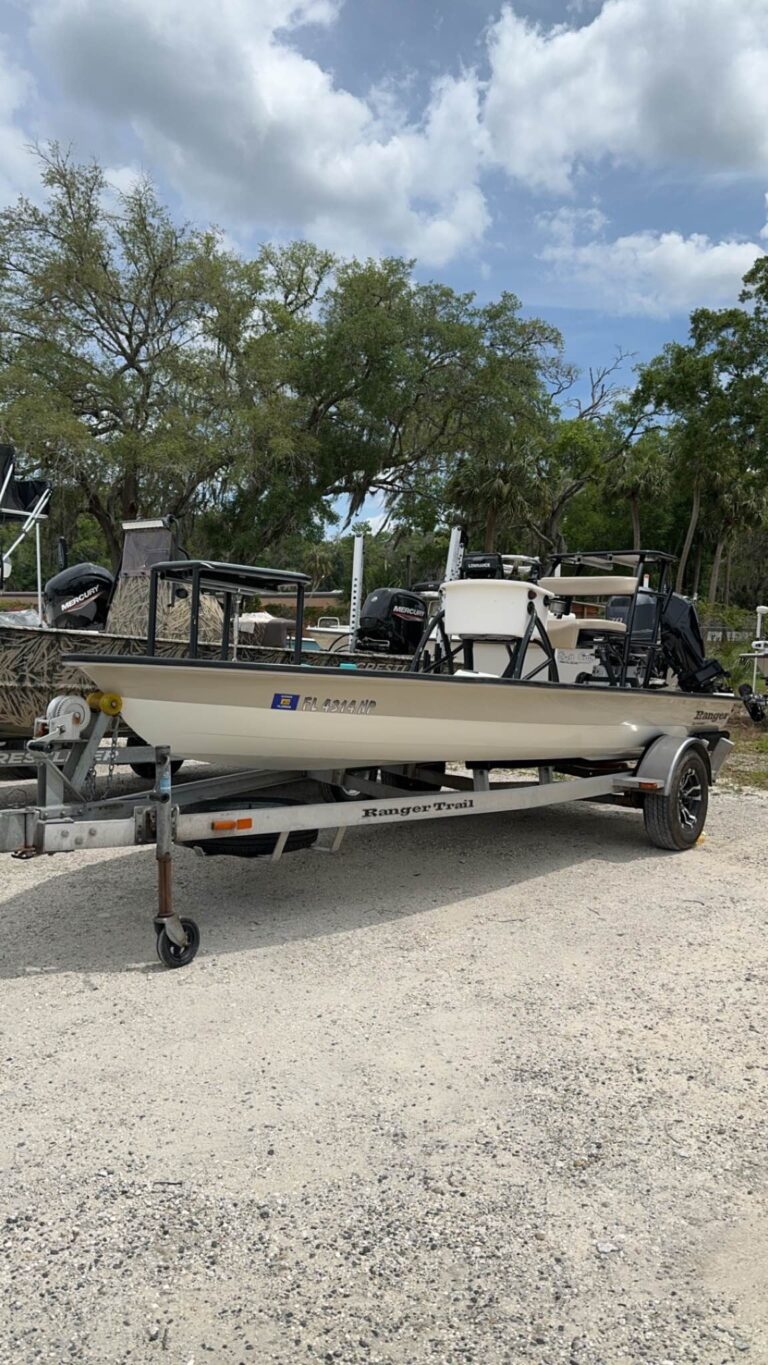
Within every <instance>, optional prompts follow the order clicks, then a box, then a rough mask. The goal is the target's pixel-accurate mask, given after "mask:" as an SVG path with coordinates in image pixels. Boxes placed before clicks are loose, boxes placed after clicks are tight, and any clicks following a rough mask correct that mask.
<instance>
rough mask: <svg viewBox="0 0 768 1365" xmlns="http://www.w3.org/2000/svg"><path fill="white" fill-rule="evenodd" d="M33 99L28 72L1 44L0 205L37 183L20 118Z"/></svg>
mask: <svg viewBox="0 0 768 1365" xmlns="http://www.w3.org/2000/svg"><path fill="white" fill-rule="evenodd" d="M33 96H34V83H33V81H32V80H31V78H30V76H29V73H28V72H27V71H25V70H24V69H23V68H22V67H21V66H19V65H18V63H17V62H15V61H13V59H12V58H11V57H10V56H9V54H8V52H7V50H6V47H5V45H4V44H3V43H2V42H0V205H3V204H7V203H9V202H10V201H11V200H12V199H15V197H16V195H17V194H18V193H19V191H26V190H29V189H30V187H31V186H32V184H34V182H35V180H36V178H37V177H36V176H35V173H34V168H33V167H32V166H31V165H30V156H29V150H28V143H29V137H28V136H27V135H26V133H25V132H24V131H23V129H22V127H21V126H20V124H19V116H20V114H21V113H22V111H24V109H25V107H26V105H27V104H28V102H29V101H30V100H31V99H32V98H33Z"/></svg>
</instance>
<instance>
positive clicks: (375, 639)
mask: <svg viewBox="0 0 768 1365" xmlns="http://www.w3.org/2000/svg"><path fill="white" fill-rule="evenodd" d="M426 622H427V607H426V603H425V602H423V601H422V599H421V598H420V597H417V595H416V593H415V592H406V591H405V590H404V589H402V588H377V589H376V590H375V592H371V593H369V594H368V596H367V597H366V599H365V601H364V603H363V610H362V612H361V613H360V628H359V630H358V634H357V642H358V647H359V648H360V649H363V650H366V649H367V650H372V651H375V652H377V653H381V654H412V653H413V651H414V650H415V649H416V646H417V645H418V643H419V640H420V639H421V636H422V633H423V631H424V626H425V625H426Z"/></svg>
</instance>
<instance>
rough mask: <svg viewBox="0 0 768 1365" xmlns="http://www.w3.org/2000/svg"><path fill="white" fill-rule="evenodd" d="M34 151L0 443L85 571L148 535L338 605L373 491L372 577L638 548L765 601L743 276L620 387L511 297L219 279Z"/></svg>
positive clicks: (334, 271) (756, 404)
mask: <svg viewBox="0 0 768 1365" xmlns="http://www.w3.org/2000/svg"><path fill="white" fill-rule="evenodd" d="M39 155H40V164H41V172H42V189H43V193H42V196H41V199H40V201H39V202H37V201H35V202H33V201H31V200H28V199H24V198H22V199H20V200H19V201H18V202H17V203H16V204H15V205H13V206H11V207H9V208H7V209H5V210H4V211H3V212H2V214H0V423H1V424H2V435H3V439H5V440H10V441H12V442H13V443H14V444H15V445H16V446H17V448H18V449H19V452H20V457H21V459H22V461H23V463H24V464H25V465H26V466H27V469H28V472H30V473H32V472H41V473H44V474H45V475H46V476H47V477H49V478H50V479H51V480H52V482H53V483H54V485H55V490H56V491H55V499H54V508H55V509H58V511H56V512H55V513H54V520H55V521H56V525H57V529H58V527H61V526H62V525H63V526H64V528H65V529H67V530H68V531H69V532H70V534H71V535H72V536H73V539H74V541H75V543H76V544H77V545H80V546H81V547H82V548H83V549H84V550H85V549H86V548H87V551H88V553H89V554H96V553H97V548H98V545H99V541H101V543H102V544H103V547H104V551H105V552H106V553H107V554H108V555H110V556H111V558H112V560H113V562H116V561H117V559H118V557H119V553H120V546H121V540H122V537H121V522H122V521H123V520H127V519H130V518H133V517H136V516H147V515H159V514H172V515H174V516H176V517H177V518H180V519H181V521H182V524H183V533H184V539H185V541H186V543H187V545H188V547H189V548H190V549H193V550H195V551H197V552H199V553H204V554H215V555H217V556H218V557H221V558H233V559H240V560H247V559H251V560H263V559H264V558H265V557H272V558H277V557H280V558H283V559H285V558H286V557H290V558H291V560H292V562H294V563H298V564H301V565H303V566H304V567H308V569H309V571H310V572H311V573H312V576H313V578H314V579H315V580H317V582H318V583H320V582H324V583H326V584H328V583H331V582H332V583H333V584H334V585H336V586H346V581H345V580H344V578H343V574H344V572H345V571H346V570H345V565H346V560H347V558H348V548H347V547H348V542H347V541H346V540H345V539H344V537H343V534H342V538H341V539H339V534H340V533H343V531H344V522H345V520H346V523H347V525H348V524H349V521H351V520H352V519H353V518H354V517H356V516H358V515H359V513H360V511H361V509H362V508H363V506H364V504H365V503H366V500H367V499H368V498H370V497H371V495H374V496H376V497H377V498H378V501H379V506H380V507H381V511H382V521H383V522H384V523H385V527H384V529H383V530H382V531H381V532H380V535H379V538H378V542H379V548H378V549H377V550H376V551H375V552H372V558H373V560H374V561H375V562H376V563H377V564H378V563H379V562H380V563H381V567H382V571H383V570H384V568H386V569H387V570H388V571H390V572H392V573H395V572H398V573H400V574H401V575H402V573H403V571H404V562H405V561H404V558H403V556H410V560H409V563H410V564H411V566H412V568H413V567H414V566H416V567H415V569H414V571H415V572H416V573H417V575H418V573H419V572H421V573H428V572H430V571H435V572H436V571H439V568H440V563H441V558H440V556H441V555H442V554H443V553H444V548H445V541H446V538H447V533H448V528H449V527H450V526H451V525H454V524H457V523H459V524H461V525H462V526H463V527H464V529H465V530H466V532H467V535H468V537H469V539H470V541H471V542H472V543H473V544H474V545H477V546H480V545H482V546H484V547H485V548H486V549H492V548H501V549H516V550H522V551H527V552H538V553H543V554H546V553H548V552H550V551H552V550H557V549H563V548H565V547H566V546H568V545H570V546H571V548H574V547H578V545H579V543H580V544H583V545H587V546H589V544H592V545H593V546H594V545H595V543H596V542H598V541H600V542H602V543H603V544H610V543H613V544H615V545H618V544H621V543H623V544H624V545H634V546H635V547H637V546H639V545H640V544H641V543H645V544H646V545H647V544H649V542H654V541H655V543H656V546H657V547H658V548H663V549H668V550H670V551H672V552H673V553H678V554H679V556H680V562H679V571H678V586H679V587H680V588H686V590H688V591H694V592H697V591H701V589H702V585H703V582H704V579H703V577H702V576H703V574H704V572H705V570H706V573H707V575H708V577H707V580H706V591H707V593H708V595H709V597H710V598H712V599H714V598H715V597H716V596H717V595H718V592H719V591H720V588H721V583H724V586H725V591H726V596H728V595H729V594H730V592H731V590H732V589H733V590H734V591H735V592H737V593H740V594H742V595H746V594H748V593H754V592H755V591H757V590H759V588H760V585H761V584H762V583H765V586H766V588H768V577H766V574H765V573H763V576H762V578H761V577H760V576H759V575H756V572H755V570H754V566H752V565H751V564H750V563H749V556H750V555H751V554H753V553H754V547H755V545H758V544H760V543H761V542H760V537H761V536H765V535H766V534H768V532H766V529H765V528H766V500H765V491H764V490H765V486H766V472H767V465H768V258H765V257H764V258H762V259H761V260H759V261H757V262H756V264H755V266H754V267H753V268H752V270H751V271H750V272H749V274H748V275H747V276H746V277H745V281H744V291H743V293H742V296H741V299H740V302H739V305H738V306H734V307H732V308H729V309H722V310H708V309H699V310H697V311H696V312H694V313H693V314H692V316H691V323H690V334H689V338H688V340H687V341H686V342H685V343H680V342H675V343H671V344H670V345H668V346H667V347H665V348H664V350H663V352H662V353H661V355H659V356H657V357H656V358H655V359H653V360H652V361H650V362H649V363H648V364H646V365H643V366H641V367H640V368H639V370H638V372H637V377H636V381H635V383H634V385H633V386H632V388H631V391H629V392H627V391H621V390H619V389H618V388H617V386H616V381H617V377H618V374H619V371H620V368H621V366H622V364H623V362H624V361H625V359H626V357H625V356H623V355H622V354H621V353H619V354H618V356H617V358H616V360H615V361H614V362H613V363H610V362H609V363H608V364H603V365H602V366H601V365H596V366H595V368H594V369H593V370H592V371H590V372H589V374H588V375H587V376H581V377H580V376H578V375H577V374H576V372H575V371H574V369H573V367H572V366H570V365H569V364H568V363H567V360H566V358H565V354H564V347H563V341H562V338H561V336H560V334H559V332H558V331H557V330H556V329H555V328H554V327H552V326H551V325H550V324H549V323H547V322H545V321H542V320H541V319H537V318H532V317H529V316H528V315H527V314H526V313H525V312H524V310H523V307H522V304H521V302H520V300H519V299H518V298H516V297H515V296H514V295H513V294H510V293H504V294H502V295H501V296H500V297H499V298H497V299H494V300H491V301H490V302H485V303H481V302H478V300H477V299H476V297H475V296H474V295H473V294H471V293H457V292H456V291H455V290H453V289H451V288H450V287H449V286H448V285H446V284H443V283H440V282H435V281H432V282H427V283H424V282H420V281H419V280H418V279H417V278H416V277H415V274H414V268H413V267H414V263H413V262H411V261H407V260H402V259H399V258H394V257H393V258H386V259H383V260H367V261H358V260H341V259H338V258H336V257H334V256H333V255H332V254H330V253H329V252H326V251H322V250H320V249H318V248H317V247H315V246H313V245H312V244H311V243H308V242H293V243H290V244H288V245H281V246H276V245H273V244H267V245H264V246H263V247H262V248H261V249H260V250H258V251H257V252H256V253H255V254H254V255H253V256H251V257H245V256H243V255H242V254H240V253H238V252H237V251H234V250H232V249H230V247H229V246H228V245H227V243H226V240H225V238H224V237H223V235H222V234H221V233H219V232H217V231H216V230H215V229H212V228H207V229H201V228H198V227H196V226H194V225H192V224H188V223H181V224H180V223H177V222H176V221H175V220H174V218H173V217H172V215H171V214H170V212H169V211H168V210H167V208H166V207H165V206H164V205H163V204H162V203H161V202H160V200H159V198H158V195H157V192H156V190H155V189H154V187H153V186H152V184H151V183H150V182H149V181H147V180H144V181H140V182H138V183H136V184H135V186H134V187H133V188H132V189H130V190H129V191H127V192H126V193H117V192H116V191H115V190H114V189H112V188H111V187H110V185H109V184H108V182H107V178H106V176H105V173H104V172H103V170H102V169H101V168H100V167H99V166H98V165H97V164H88V165H81V164H78V163H77V162H76V161H75V160H74V159H73V158H72V156H71V155H70V154H69V153H67V152H65V151H63V150H62V149H61V148H59V147H57V146H55V145H53V146H50V147H48V148H47V149H45V150H43V151H42V152H40V153H39ZM764 559H765V556H764V555H763V560H764ZM723 570H725V576H724V579H723ZM756 585H757V586H756Z"/></svg>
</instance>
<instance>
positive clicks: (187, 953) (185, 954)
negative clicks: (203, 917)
mask: <svg viewBox="0 0 768 1365" xmlns="http://www.w3.org/2000/svg"><path fill="white" fill-rule="evenodd" d="M181 926H182V928H183V930H184V932H185V933H186V935H187V942H186V945H185V946H184V947H183V948H180V947H179V945H178V944H177V943H174V942H173V939H170V938H169V937H168V935H167V934H166V932H165V929H160V930H159V932H158V935H157V944H156V947H157V956H158V957H159V958H160V961H161V962H162V963H163V965H164V966H165V967H186V966H187V965H188V964H189V963H190V962H191V961H192V959H193V957H194V956H195V954H196V953H197V950H198V948H199V947H200V930H199V929H198V927H197V925H196V924H195V921H194V920H193V919H182V921H181Z"/></svg>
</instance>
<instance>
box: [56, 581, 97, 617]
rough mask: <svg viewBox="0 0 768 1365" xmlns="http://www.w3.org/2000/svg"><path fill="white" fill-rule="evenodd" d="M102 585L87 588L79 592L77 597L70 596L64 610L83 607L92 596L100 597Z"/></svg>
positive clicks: (63, 607)
mask: <svg viewBox="0 0 768 1365" xmlns="http://www.w3.org/2000/svg"><path fill="white" fill-rule="evenodd" d="M100 592H101V587H100V586H99V585H98V584H97V586H96V587H95V588H87V589H86V591H85V592H81V593H78V595H77V597H70V599H69V601H68V602H65V603H64V604H63V606H62V608H61V610H62V611H74V610H75V607H81V606H82V604H83V602H90V600H91V598H92V597H98V595H99V593H100Z"/></svg>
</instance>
